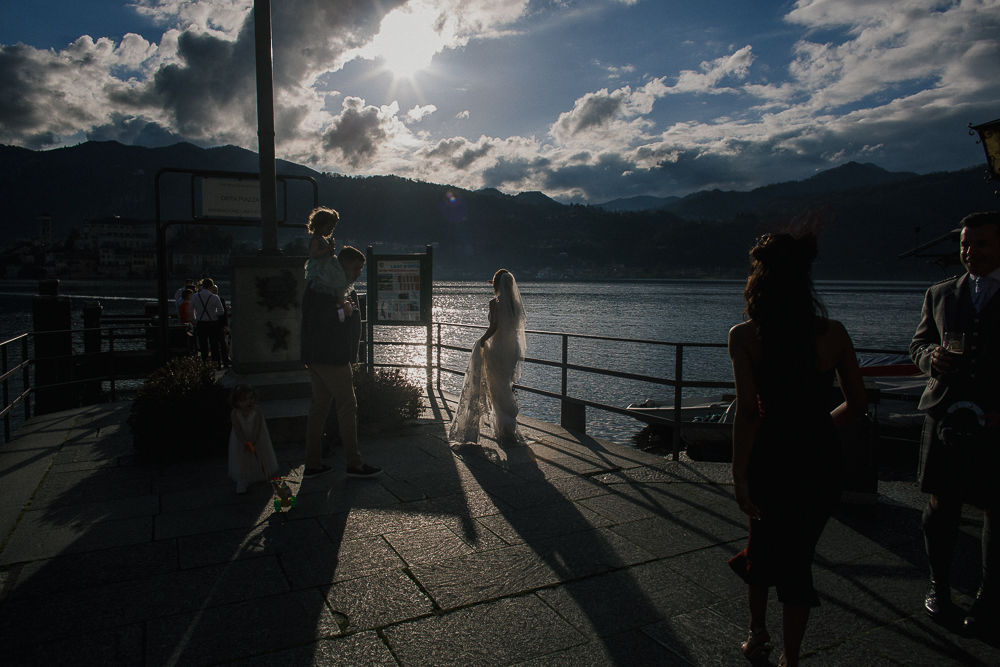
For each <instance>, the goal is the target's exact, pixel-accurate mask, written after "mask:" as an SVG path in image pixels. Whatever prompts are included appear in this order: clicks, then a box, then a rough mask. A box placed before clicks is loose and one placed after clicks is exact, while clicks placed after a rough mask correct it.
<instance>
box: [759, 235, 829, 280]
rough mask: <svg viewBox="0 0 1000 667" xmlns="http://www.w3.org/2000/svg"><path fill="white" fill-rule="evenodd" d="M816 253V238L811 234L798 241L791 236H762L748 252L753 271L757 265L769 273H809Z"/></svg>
mask: <svg viewBox="0 0 1000 667" xmlns="http://www.w3.org/2000/svg"><path fill="white" fill-rule="evenodd" d="M817 252H818V245H817V243H816V237H815V236H814V235H812V234H808V235H806V236H804V237H802V238H800V239H796V238H794V237H793V236H792V235H791V234H764V236H761V237H760V238H759V239H757V245H755V246H754V247H753V249H752V250H751V251H750V258H751V259H752V260H753V262H754V268H755V269H756V268H757V266H758V265H759V266H760V267H761V268H762V269H764V270H770V271H787V272H789V273H800V272H801V273H809V272H810V271H811V270H812V263H813V260H814V259H816V254H817Z"/></svg>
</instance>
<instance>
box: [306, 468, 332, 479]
mask: <svg viewBox="0 0 1000 667" xmlns="http://www.w3.org/2000/svg"><path fill="white" fill-rule="evenodd" d="M331 470H333V468H331V467H330V466H327V465H321V466H320V467H318V468H306V469H305V470H303V471H302V479H309V478H310V477H319V476H320V475H325V474H326V473H328V472H330V471H331Z"/></svg>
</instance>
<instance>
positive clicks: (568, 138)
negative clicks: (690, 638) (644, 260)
mask: <svg viewBox="0 0 1000 667" xmlns="http://www.w3.org/2000/svg"><path fill="white" fill-rule="evenodd" d="M252 6H253V1H252V0H134V1H133V2H127V1H122V0H87V2H80V1H79V0H32V1H31V2H25V0H0V16H3V21H2V22H0V143H4V144H11V145H17V146H23V147H27V148H31V149H35V150H43V149H52V148H59V147H62V146H69V145H75V144H78V143H80V142H83V141H87V140H116V141H119V142H121V143H124V144H131V145H140V146H147V147H158V146H165V145H169V144H173V143H176V142H179V141H187V142H191V143H193V144H196V145H198V146H203V147H211V146H221V145H227V144H232V145H236V146H241V147H243V148H247V149H250V150H256V149H257V115H256V83H255V65H254V63H255V57H254V40H253V20H254V19H253V11H252ZM271 14H272V36H273V47H272V50H273V60H274V90H275V115H276V127H275V131H276V151H277V155H278V157H280V158H283V159H286V160H291V161H293V162H297V163H300V164H304V165H306V166H309V167H311V168H313V169H316V170H317V171H321V172H335V173H342V174H348V175H361V176H364V175H374V174H395V175H398V176H402V177H405V178H411V179H416V180H421V181H427V182H433V183H446V184H450V185H456V186H459V187H464V188H468V189H473V190H475V189H479V188H484V187H493V188H497V189H499V190H501V191H503V192H507V193H512V194H513V193H517V192H523V191H541V192H544V193H545V194H547V195H549V196H550V197H553V198H556V199H558V200H559V201H563V202H588V203H601V202H605V201H608V200H611V199H616V198H620V197H632V196H638V195H653V196H660V197H665V196H683V195H686V194H689V193H691V192H695V191H698V190H704V189H712V188H720V189H723V190H749V189H752V188H755V187H759V186H761V185H766V184H769V183H775V182H781V181H787V180H801V179H804V178H808V177H809V176H812V175H814V174H816V173H818V172H820V171H823V170H825V169H830V168H832V167H836V166H839V165H842V164H845V163H847V162H850V161H857V162H872V163H875V164H877V165H878V166H880V167H883V168H885V169H889V170H891V171H914V172H917V173H928V172H933V171H948V170H955V169H961V168H965V167H969V166H973V165H978V164H982V163H985V157H984V153H983V151H982V147H981V146H979V145H977V144H976V140H975V138H973V137H970V136H969V135H968V131H967V125H968V124H969V123H970V122H971V123H973V124H979V123H984V122H987V121H990V120H993V119H995V118H1000V76H998V74H1000V0H969V1H951V0H798V1H797V2H789V1H776V0H728V1H722V0H700V1H699V2H691V1H690V0H272V7H271Z"/></svg>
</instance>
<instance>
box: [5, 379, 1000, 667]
mask: <svg viewBox="0 0 1000 667" xmlns="http://www.w3.org/2000/svg"><path fill="white" fill-rule="evenodd" d="M429 399H431V397H427V396H425V400H429ZM448 400H452V399H448V398H447V397H444V398H442V397H441V396H439V395H438V394H435V395H434V397H433V400H431V401H430V402H431V403H432V404H433V405H436V406H437V409H436V410H435V409H431V410H429V411H427V414H433V415H448V414H450V412H449V408H450V406H451V404H450V403H448ZM128 413H129V404H128V403H120V404H110V405H104V406H92V407H89V408H85V409H77V410H71V411H66V412H64V413H58V414H55V415H43V416H41V417H36V418H34V419H32V420H29V421H28V422H26V423H25V424H24V426H23V427H22V428H21V430H20V431H19V432H18V434H17V435H16V437H14V438H12V440H11V442H9V443H7V444H6V445H4V447H2V448H0V483H3V484H4V487H3V488H4V501H5V502H4V503H0V529H3V535H2V536H0V637H2V641H3V647H4V658H5V659H6V661H8V662H9V661H13V662H12V664H66V663H71V664H74V665H88V664H100V665H144V666H152V665H215V664H240V665H244V664H247V665H268V666H269V667H270V666H271V665H278V666H281V665H352V666H353V665H372V666H375V667H385V666H388V665H395V666H405V667H409V666H411V665H412V666H423V665H428V666H434V667H437V666H438V665H443V666H447V665H462V666H463V667H465V666H467V665H469V666H475V667H478V666H479V665H484V666H487V667H491V666H494V665H495V666H498V667H499V666H504V667H505V666H507V665H512V666H513V665H521V666H522V667H523V666H524V665H529V666H530V667H541V666H542V665H545V666H546V667H549V666H551V665H554V666H557V667H558V666H560V665H566V666H569V665H572V666H573V667H589V666H595V667H606V666H610V665H630V666H631V665H635V666H641V665H665V666H667V667H672V666H673V665H686V666H690V665H733V666H734V667H735V666H737V665H739V666H740V667H742V665H744V664H746V662H745V660H744V658H743V656H742V654H741V653H740V651H739V645H740V642H741V641H743V640H744V639H745V635H746V627H747V624H748V612H747V602H746V588H745V585H744V584H743V583H742V581H741V580H740V579H739V578H738V577H736V575H734V574H733V573H732V572H731V571H730V569H729V567H728V566H727V564H726V561H727V560H728V559H729V558H731V557H732V556H733V555H734V554H735V553H736V552H738V551H739V550H740V549H742V548H743V547H744V545H745V543H746V538H747V531H748V521H747V519H746V517H745V515H743V514H742V513H741V512H740V511H739V510H738V509H737V508H736V507H735V503H734V502H733V500H732V498H733V495H732V486H731V484H730V483H729V482H730V477H729V465H728V464H720V463H704V462H697V461H692V460H690V459H688V458H687V457H686V456H684V455H683V454H682V456H681V458H680V460H679V461H671V460H667V459H665V458H663V457H661V456H657V455H654V454H651V453H648V452H641V451H637V450H635V449H631V448H628V447H623V446H620V445H616V444H614V443H610V442H607V441H603V440H599V439H596V438H592V437H589V436H586V435H584V434H579V433H572V432H569V431H566V430H565V429H562V428H561V427H559V426H556V425H553V424H546V423H543V422H539V421H536V420H533V419H531V418H528V417H522V418H521V419H522V421H523V423H522V426H523V427H524V431H525V435H526V437H527V442H526V444H524V445H520V446H515V447H499V446H497V444H496V443H495V442H492V441H489V440H483V441H481V442H480V443H479V444H478V445H469V444H464V445H455V444H452V443H449V442H448V441H447V437H446V432H447V423H446V422H443V421H440V417H437V419H438V421H434V420H433V419H424V420H421V421H418V422H416V423H414V424H413V425H412V426H409V427H406V428H405V429H403V430H401V431H398V432H395V433H391V434H380V435H379V437H363V438H362V442H361V450H362V452H363V454H364V456H365V457H366V460H369V461H371V462H373V463H375V464H376V465H379V466H382V467H384V469H385V472H384V473H383V474H382V475H381V476H380V477H377V478H374V479H366V480H355V479H347V478H346V477H345V475H344V474H343V472H342V466H343V455H342V453H341V452H339V451H338V452H336V453H335V455H334V456H333V457H332V458H329V459H327V463H328V465H331V466H333V467H334V471H333V472H331V473H330V474H328V475H324V476H322V477H318V478H314V479H310V480H303V479H302V478H301V470H302V463H303V455H304V446H303V444H302V443H301V442H298V443H294V442H290V443H288V444H287V445H283V446H281V447H278V448H277V451H276V453H277V454H278V458H279V462H280V465H281V466H282V467H281V471H282V473H286V474H288V476H289V485H290V486H291V487H292V488H293V492H294V493H295V494H296V497H297V499H298V504H297V507H295V508H293V509H290V510H287V511H283V512H275V511H274V510H273V505H272V503H271V492H270V490H269V488H268V486H267V485H266V484H263V483H257V484H254V485H252V486H251V488H250V489H249V491H248V492H247V493H246V494H241V495H238V494H236V493H234V485H233V482H232V480H230V479H229V478H228V476H227V462H226V459H225V458H224V457H216V458H211V459H205V460H200V461H190V462H186V463H176V464H170V465H149V464H146V463H143V462H142V461H141V460H139V459H138V458H137V457H136V456H135V454H134V451H133V450H132V448H131V438H130V435H129V433H128V429H127V426H126V425H125V419H126V418H127V416H128ZM879 488H880V495H879V497H878V501H877V503H876V504H874V505H868V506H862V507H852V506H844V507H843V508H842V510H841V511H840V512H838V513H837V515H836V516H835V517H834V519H833V520H831V521H830V523H829V526H828V527H827V530H826V532H825V533H824V535H823V538H822V540H821V542H820V546H819V550H818V554H817V560H816V562H815V564H814V568H813V573H814V579H815V583H816V588H817V591H818V592H819V595H820V598H821V600H822V605H821V606H820V607H819V608H818V609H816V610H814V611H813V612H812V615H811V620H810V624H809V627H808V630H807V633H806V638H805V643H804V647H803V648H804V651H805V653H804V655H803V663H802V664H804V665H813V666H814V667H817V666H818V667H823V666H824V665H846V664H850V665H871V666H873V667H883V666H888V665H894V666H896V667H899V666H900V665H903V666H906V665H959V664H961V665H976V666H979V665H1000V648H998V646H997V645H996V642H993V643H990V642H986V641H983V639H982V638H971V637H965V636H962V635H961V634H960V633H958V632H956V628H955V627H953V626H941V625H937V624H934V623H932V622H930V621H929V620H928V619H926V618H925V617H924V615H923V613H922V611H921V605H922V600H923V595H924V592H925V587H926V581H927V573H926V556H925V555H924V553H923V545H922V537H921V534H920V529H919V524H920V514H921V511H922V507H923V504H924V503H925V502H926V498H925V497H924V496H922V495H921V494H919V493H918V492H917V491H916V490H915V488H914V486H913V484H912V482H883V483H880V486H879ZM883 491H884V493H883ZM982 520H983V518H982V513H981V512H980V511H977V510H972V509H968V510H967V511H964V512H963V515H962V526H961V533H960V538H959V544H958V548H957V553H956V559H955V564H954V581H953V584H954V594H955V599H956V601H957V602H958V603H959V604H960V605H963V606H967V605H968V604H970V602H971V597H970V594H972V593H974V591H975V588H976V586H977V585H978V576H979V574H978V572H979V533H980V531H981V530H982ZM5 526H6V528H4V527H5ZM767 622H768V625H769V627H770V628H771V632H772V638H773V639H774V642H775V644H776V645H777V647H778V648H777V649H776V650H777V652H776V653H775V656H774V659H776V657H777V654H778V653H780V646H781V637H780V628H781V605H780V604H779V603H778V601H777V599H776V596H775V595H774V592H773V591H772V592H771V597H770V603H769V605H768V610H767ZM991 641H992V640H991Z"/></svg>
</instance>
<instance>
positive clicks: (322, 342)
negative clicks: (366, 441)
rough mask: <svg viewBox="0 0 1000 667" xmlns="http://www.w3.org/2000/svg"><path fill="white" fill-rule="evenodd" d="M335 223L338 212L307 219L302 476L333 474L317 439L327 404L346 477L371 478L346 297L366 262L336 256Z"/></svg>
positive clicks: (347, 249)
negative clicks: (308, 397)
mask: <svg viewBox="0 0 1000 667" xmlns="http://www.w3.org/2000/svg"><path fill="white" fill-rule="evenodd" d="M338 221H339V215H338V214H337V212H336V211H334V210H333V209H328V208H317V209H315V210H314V211H313V212H312V214H311V215H310V216H309V231H310V232H311V233H312V239H311V241H310V255H309V262H307V264H306V290H305V293H304V294H303V295H302V345H301V349H302V357H301V358H302V363H303V364H305V365H306V367H307V368H308V369H309V379H310V382H311V383H312V402H311V403H310V405H309V418H308V421H307V423H306V464H305V470H304V472H303V477H304V478H308V477H316V476H318V475H323V474H326V473H328V472H330V471H331V470H332V468H330V466H327V465H324V464H323V463H322V460H321V448H322V443H321V438H322V437H323V428H324V426H325V424H326V418H327V415H328V414H329V412H330V405H331V403H334V404H335V405H336V409H337V420H338V422H339V427H340V438H341V441H342V442H343V445H344V455H345V457H346V459H347V476H348V477H374V476H375V475H378V474H379V473H381V472H382V470H381V469H380V468H376V467H375V466H371V465H368V464H367V463H365V462H364V460H363V459H362V458H361V455H360V454H359V453H358V425H357V409H358V403H357V398H356V397H355V395H354V379H353V371H352V369H351V364H352V363H353V361H354V354H355V349H356V348H354V347H353V346H352V345H351V333H350V332H351V326H350V324H351V322H350V320H351V318H354V317H360V314H359V313H357V312H356V311H355V308H354V304H353V303H352V301H351V299H350V298H349V296H348V295H349V292H350V289H351V286H352V285H353V284H354V281H355V280H357V279H358V278H359V277H360V276H361V272H362V270H364V266H365V259H366V258H365V255H364V253H362V252H361V251H360V250H358V249H356V248H352V247H351V246H344V247H343V248H342V249H341V251H340V254H339V255H335V254H334V252H333V238H332V236H331V234H332V233H333V229H334V227H336V225H337V222H338Z"/></svg>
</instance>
